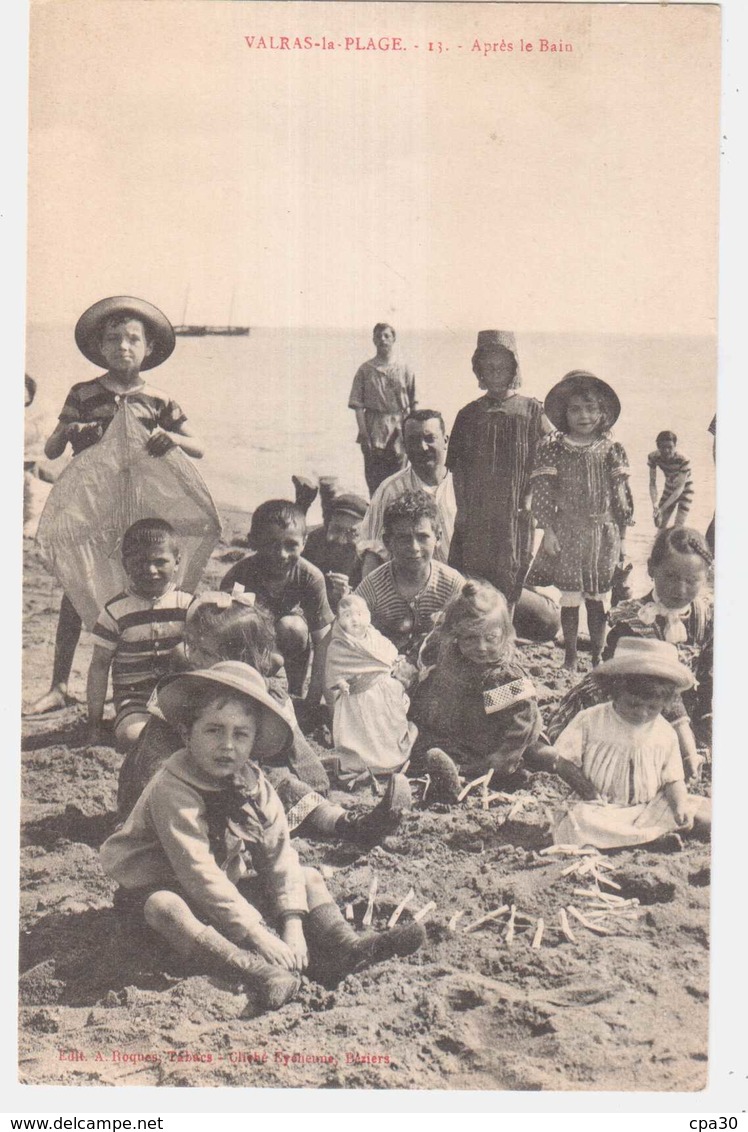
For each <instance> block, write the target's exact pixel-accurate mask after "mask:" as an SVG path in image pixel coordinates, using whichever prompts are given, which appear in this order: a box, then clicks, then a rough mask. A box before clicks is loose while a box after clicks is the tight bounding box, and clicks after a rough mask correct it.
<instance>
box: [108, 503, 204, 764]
mask: <svg viewBox="0 0 748 1132" xmlns="http://www.w3.org/2000/svg"><path fill="white" fill-rule="evenodd" d="M122 563H123V565H124V568H125V573H126V574H127V580H128V586H127V590H126V591H125V592H124V593H121V594H117V596H116V597H113V598H112V600H111V601H108V602H107V603H106V605H105V606H104V608H103V609H102V611H101V613H100V614H99V617H98V620H97V622H96V624H95V626H94V628H93V631H92V637H93V641H94V650H93V656H92V658H91V666H90V668H89V670H88V688H87V693H88V729H89V734H88V740H89V742H90V743H92V744H95V743H97V742H99V739H100V728H101V720H102V717H103V714H104V701H105V699H106V692H107V684H108V682H109V670H110V668H111V670H112V683H113V686H114V688H113V690H114V706H115V709H116V712H117V714H116V717H115V721H114V738H115V742H116V744H117V746H118V747H119V748H120V749H121V750H123V751H128V750H130V749H131V748H132V747H134V745H135V743H136V742H137V739H138V736H139V735H140V733H141V731H142V730H143V728H144V727H145V725H146V723H147V722H148V720H149V718H150V716H149V714H148V710H147V705H148V700H149V698H150V696H151V693H152V692H153V690H154V688H155V687H156V684H157V683H158V681H159V680H160V679H161V677H162V676H165V675H167V673H169V672H170V671H171V670H172V668H173V665H174V662H175V661H176V660H177V658H178V657H179V655H180V652H181V644H182V640H183V637H184V624H185V618H186V617H187V608H188V606H189V605H190V602H191V601H192V594H189V593H186V592H185V591H184V590H178V589H175V586H174V579H175V577H176V574H177V569H178V567H179V547H178V546H177V541H176V536H175V534H174V531H173V529H172V527H171V526H170V525H169V523H167V522H166V521H165V520H164V519H139V520H138V521H137V523H133V524H132V526H131V527H128V529H127V531H126V532H125V537H124V538H123V540H122Z"/></svg>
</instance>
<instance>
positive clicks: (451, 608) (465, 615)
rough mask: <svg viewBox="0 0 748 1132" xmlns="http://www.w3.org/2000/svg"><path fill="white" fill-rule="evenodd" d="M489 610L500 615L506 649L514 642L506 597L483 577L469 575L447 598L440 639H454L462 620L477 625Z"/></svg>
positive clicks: (463, 622) (489, 612) (462, 623)
mask: <svg viewBox="0 0 748 1132" xmlns="http://www.w3.org/2000/svg"><path fill="white" fill-rule="evenodd" d="M492 613H499V615H500V616H501V620H502V625H501V628H502V630H503V633H504V638H505V640H506V643H507V648H510V647H511V646H512V645H513V644H514V641H515V634H514V627H513V625H512V617H511V614H510V613H509V607H508V606H507V603H506V598H505V597H504V595H503V594H502V593H500V592H499V590H497V589H496V587H495V586H492V585H491V583H490V582H484V581H483V579H482V578H469V579H468V581H467V582H465V585H464V586H463V587H462V589H461V591H460V593H459V594H457V596H456V597H453V598H450V600H449V601H448V602H447V604H446V605H445V606H444V615H443V618H442V622H441V627H440V635H441V637H442V639H445V640H454V639H455V638H456V637H457V635H458V630H459V628H460V626H462V625H464V624H465V622H472V624H473V625H478V624H480V622H481V621H482V620H483V619H484V618H485V617H486V616H489V615H490V614H492Z"/></svg>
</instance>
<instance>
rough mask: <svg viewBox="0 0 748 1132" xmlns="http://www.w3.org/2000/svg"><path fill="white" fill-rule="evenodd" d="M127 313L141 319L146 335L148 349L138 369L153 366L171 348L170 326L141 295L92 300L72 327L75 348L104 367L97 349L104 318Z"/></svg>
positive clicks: (105, 362) (99, 344)
mask: <svg viewBox="0 0 748 1132" xmlns="http://www.w3.org/2000/svg"><path fill="white" fill-rule="evenodd" d="M119 314H131V315H132V316H133V317H134V318H139V319H142V321H143V323H144V325H145V328H146V332H147V335H148V338H149V340H150V345H151V352H150V354H149V355H148V357H147V358H144V359H143V363H142V365H141V367H140V368H141V369H153V368H154V366H160V365H161V363H162V362H165V361H166V359H167V358H168V357H169V355H170V354H171V352H172V350H173V349H174V343H175V338H174V330H173V327H172V325H171V323H170V322H169V320H168V318H167V317H166V315H165V314H164V313H163V312H162V311H160V310H159V309H158V307H154V306H153V305H152V303H146V302H145V301H144V300H143V299H134V298H133V297H132V296H131V295H114V296H112V297H111V298H109V299H100V300H99V302H98V303H94V305H93V306H92V307H89V308H88V310H87V311H84V312H83V314H82V315H81V316H80V318H79V319H78V322H77V324H76V327H75V341H76V344H77V346H78V349H79V350H80V352H81V353H82V354H83V356H84V357H86V358H88V360H89V362H93V363H94V365H96V366H102V368H103V369H106V368H107V364H108V363H107V361H106V358H105V357H104V355H103V354H102V352H101V330H102V327H103V325H104V323H105V322H106V320H107V319H108V318H111V317H112V315H119Z"/></svg>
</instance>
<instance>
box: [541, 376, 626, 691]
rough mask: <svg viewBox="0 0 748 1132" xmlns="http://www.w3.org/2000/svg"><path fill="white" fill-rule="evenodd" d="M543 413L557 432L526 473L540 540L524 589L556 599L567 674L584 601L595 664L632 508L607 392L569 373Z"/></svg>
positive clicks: (613, 401) (614, 400)
mask: <svg viewBox="0 0 748 1132" xmlns="http://www.w3.org/2000/svg"><path fill="white" fill-rule="evenodd" d="M545 411H546V415H547V416H548V418H549V420H550V421H551V423H552V424H554V425H555V426H556V428H557V429H558V432H557V433H556V434H555V435H553V436H551V437H548V438H546V439H545V440H544V441H543V442H542V443H541V444H540V446H539V447H538V452H537V456H536V460H535V469H534V471H533V473H532V491H533V501H532V510H533V514H534V515H535V518H536V520H537V522H538V525H539V526H541V527H542V528H543V531H544V533H543V542H542V545H541V548H540V551H539V553H538V556H537V558H536V560H535V562H534V564H533V567H532V569H531V571H530V576H529V577H528V583H529V584H530V585H538V586H558V588H559V590H560V591H561V625H562V628H563V632H564V646H565V657H564V667H565V668H569V669H572V670H573V669H576V666H577V635H578V632H579V607H580V605H581V604H582V602H583V601H584V603H585V605H586V607H587V623H588V626H589V631H590V644H591V648H592V663H593V665H596V664H599V663H600V654H601V652H602V647H603V642H604V639H605V627H606V620H607V611H608V609H609V608H610V591H611V586H612V583H613V572H614V570H615V568H616V565H617V564H618V563H619V562H622V561H623V560H624V558H625V554H624V538H625V533H626V527H627V526H629V525H630V524H631V523H632V516H633V510H634V505H633V500H632V497H631V491H630V489H629V483H628V474H629V473H628V459H627V457H626V453H625V452H624V450H623V448H622V447H621V445H620V444H618V443H617V442H616V441H614V440H611V438H610V436H609V430H610V428H611V426H612V425H613V424H614V423H615V421H616V420H617V419H618V416H619V414H620V411H621V405H620V402H619V400H618V397H617V396H616V394H615V392H614V391H613V390H612V389H611V387H610V386H609V385H607V384H606V382H604V381H601V380H600V379H599V378H597V377H595V376H594V374H591V373H585V372H584V371H582V370H574V371H572V372H571V373H568V374H567V375H566V376H565V377H564V378H563V379H562V380H561V381H560V382H558V384H557V385H554V387H553V389H551V391H550V393H549V394H548V396H547V397H546V400H545Z"/></svg>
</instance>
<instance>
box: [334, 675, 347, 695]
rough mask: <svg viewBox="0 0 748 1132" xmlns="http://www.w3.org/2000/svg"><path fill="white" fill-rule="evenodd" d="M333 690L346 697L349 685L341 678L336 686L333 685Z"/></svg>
mask: <svg viewBox="0 0 748 1132" xmlns="http://www.w3.org/2000/svg"><path fill="white" fill-rule="evenodd" d="M333 690H334V691H336V692H338V693H339V695H341V696H348V695H350V691H351V685H350V683H349V682H348V681H347V680H344V679H343V678H342V677H341V678H340V680H338V682H337V684H333Z"/></svg>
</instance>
